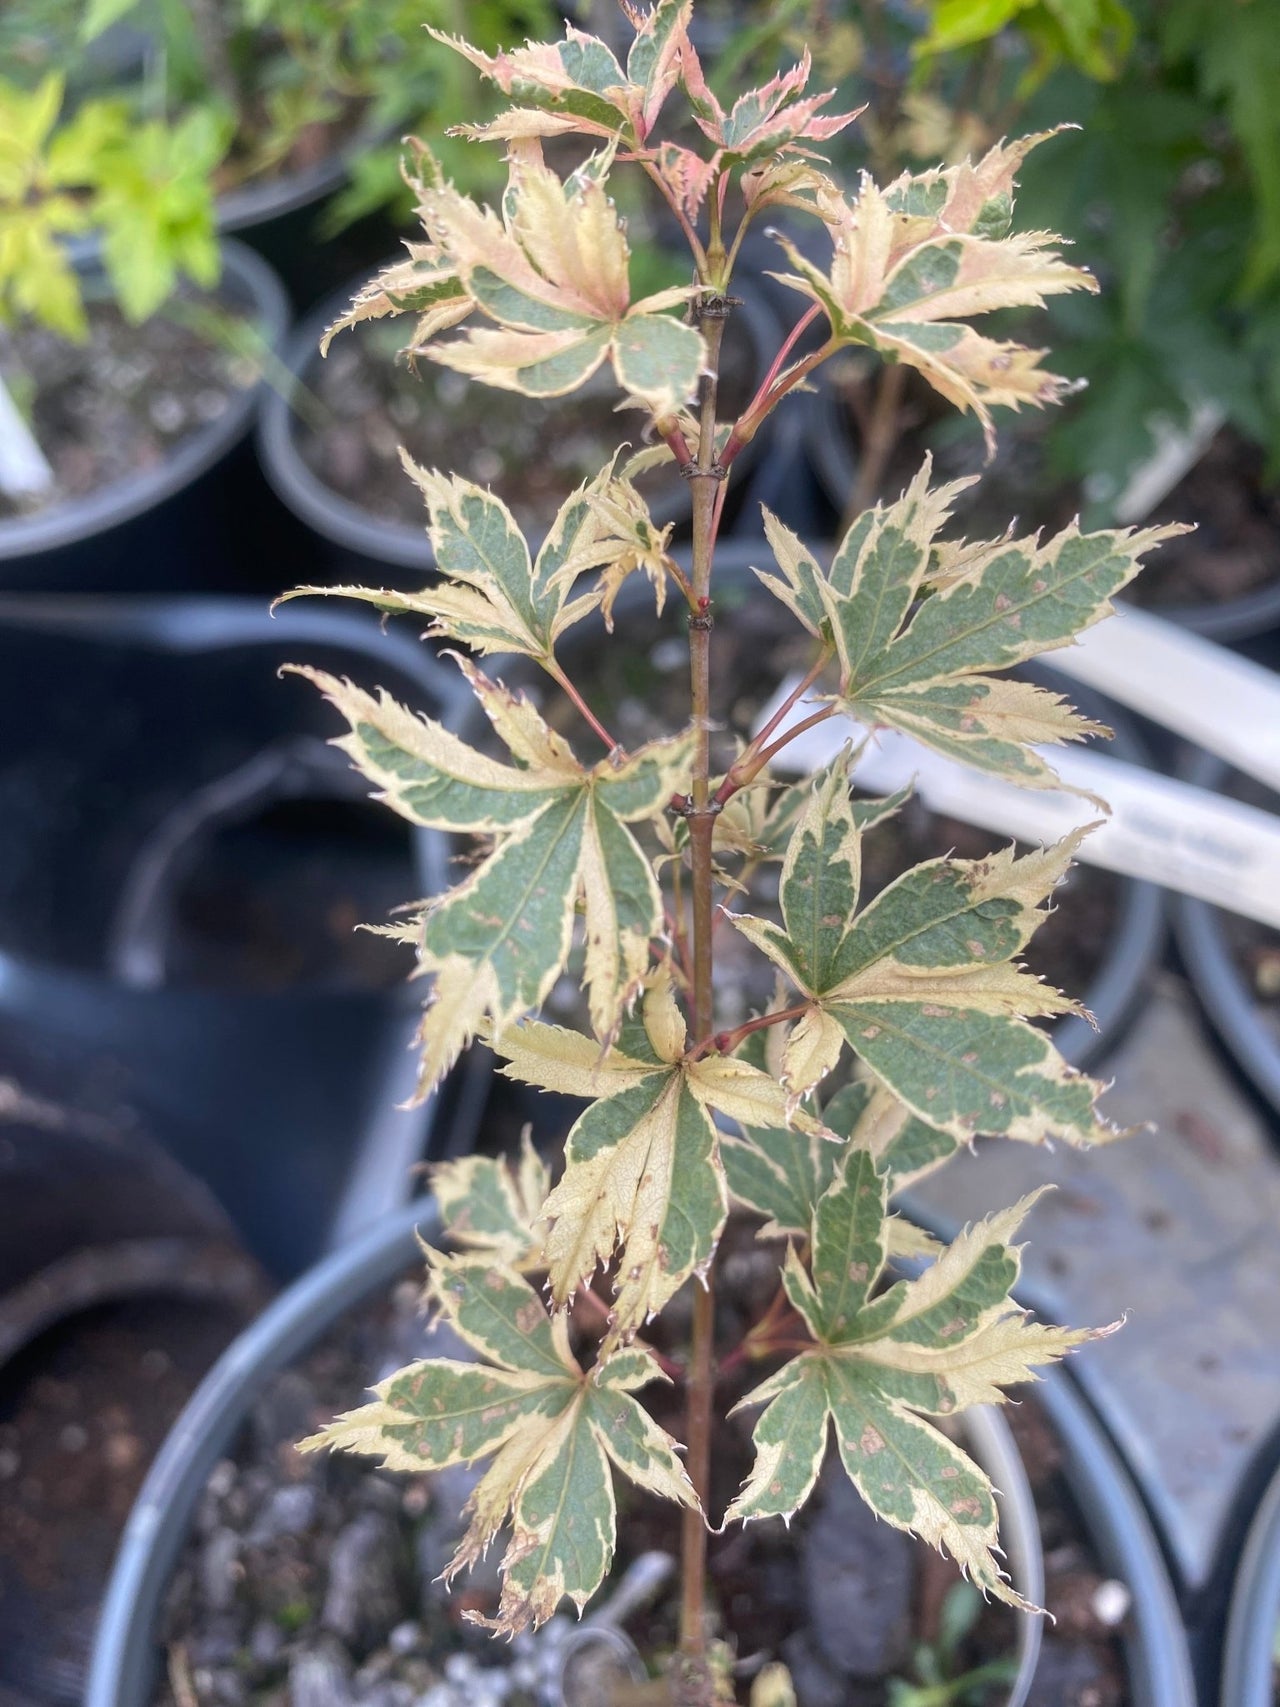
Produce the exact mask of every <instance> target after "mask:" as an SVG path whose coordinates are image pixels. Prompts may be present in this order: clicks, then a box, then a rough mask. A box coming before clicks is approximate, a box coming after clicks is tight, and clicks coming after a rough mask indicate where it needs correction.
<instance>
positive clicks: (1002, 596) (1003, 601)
mask: <svg viewBox="0 0 1280 1707" xmlns="http://www.w3.org/2000/svg"><path fill="white" fill-rule="evenodd" d="M1012 603H1013V600H1012V599H1011V598H1010V597H1009V595H1008V594H1007V593H997V594H996V609H997V610H1008V608H1009V606H1010V605H1011V604H1012Z"/></svg>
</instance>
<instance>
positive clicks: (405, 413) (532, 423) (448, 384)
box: [258, 273, 781, 587]
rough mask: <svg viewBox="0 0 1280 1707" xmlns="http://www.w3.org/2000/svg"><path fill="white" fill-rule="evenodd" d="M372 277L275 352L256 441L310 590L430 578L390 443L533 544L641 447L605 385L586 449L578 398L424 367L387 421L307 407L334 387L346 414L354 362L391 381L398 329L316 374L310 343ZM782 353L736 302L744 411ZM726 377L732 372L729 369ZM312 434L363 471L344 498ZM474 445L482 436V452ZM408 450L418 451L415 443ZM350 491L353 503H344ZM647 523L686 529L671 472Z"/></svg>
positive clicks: (736, 498)
mask: <svg viewBox="0 0 1280 1707" xmlns="http://www.w3.org/2000/svg"><path fill="white" fill-rule="evenodd" d="M371 276H372V273H362V274H360V275H359V276H358V277H357V278H355V279H353V280H352V281H351V284H350V285H349V287H348V288H347V289H345V290H343V291H341V292H339V293H338V294H337V295H335V296H334V297H333V298H332V299H331V300H330V301H329V302H327V303H326V304H325V305H324V306H323V307H321V308H319V309H317V310H316V311H315V312H314V313H313V314H311V315H309V316H308V317H307V318H306V319H305V320H304V321H303V322H302V323H301V324H300V325H299V326H298V327H297V328H296V330H295V331H294V333H293V335H292V337H291V338H290V340H289V344H288V347H287V349H286V351H285V363H286V366H287V367H288V369H289V371H290V372H291V373H292V374H293V375H294V376H295V388H294V390H293V391H292V392H285V391H283V390H282V391H277V392H275V393H273V394H272V395H271V396H270V397H269V398H268V399H267V400H266V401H265V403H264V406H263V411H262V418H261V423H260V426H259V430H258V454H259V456H260V458H261V461H262V466H263V469H264V471H265V473H266V476H267V479H268V481H269V482H270V483H271V485H272V487H273V488H274V489H275V491H276V493H277V494H278V495H279V497H280V499H281V501H282V502H283V503H284V504H285V505H286V506H287V507H288V509H290V510H291V511H292V512H293V513H294V514H295V515H296V516H298V517H300V518H301V520H302V521H303V522H305V523H306V525H307V526H308V527H309V528H310V529H311V530H312V532H313V533H314V534H315V536H316V537H317V540H318V543H319V545H320V560H319V563H318V565H317V570H316V573H315V577H314V578H315V579H316V580H317V581H328V582H333V583H339V584H340V583H343V582H346V583H350V582H352V581H357V582H358V581H362V580H363V581H365V582H369V581H370V580H372V581H373V584H375V585H382V584H384V583H386V582H390V583H391V584H393V585H397V586H402V587H413V586H419V585H421V582H422V579H423V577H424V576H426V575H428V574H430V573H431V571H432V569H433V567H434V558H433V554H432V550H431V546H430V543H429V541H428V539H427V536H426V513H425V508H423V509H422V511H421V514H422V520H421V521H419V520H418V512H419V500H418V497H417V494H416V493H415V490H414V488H413V485H412V483H411V481H410V479H409V476H408V475H407V474H405V473H404V471H403V470H402V469H401V467H400V466H399V460H398V455H397V447H398V446H399V444H400V443H401V442H403V443H405V444H406V445H407V447H408V448H409V450H410V452H411V454H413V455H414V456H415V458H416V460H417V461H419V462H421V463H424V464H425V465H426V466H428V467H439V468H443V469H445V470H448V471H452V472H456V473H458V474H462V475H465V476H467V477H468V478H470V479H473V480H476V481H478V482H479V483H481V484H482V485H492V487H493V489H494V490H495V491H496V492H498V493H499V494H500V495H502V496H503V497H504V498H506V499H507V501H508V502H509V503H510V505H511V508H512V510H513V511H514V513H515V516H516V519H517V521H518V522H519V523H520V524H521V526H522V527H523V528H524V529H525V531H526V533H527V535H528V537H529V539H530V542H531V543H536V542H537V541H538V540H539V539H540V538H541V537H542V536H543V535H544V534H545V532H546V529H547V527H548V525H549V523H550V519H551V516H552V515H554V511H555V508H556V507H557V505H558V503H559V502H560V501H561V500H563V498H565V497H566V496H567V495H568V493H569V492H570V491H571V490H572V489H573V487H574V486H575V485H577V484H578V482H579V481H580V480H581V479H583V478H585V477H586V476H587V475H589V474H594V473H596V472H597V470H598V469H599V468H600V466H601V465H602V464H603V463H604V462H605V461H606V460H607V458H608V457H609V456H611V455H612V454H613V452H614V450H615V448H616V447H617V444H618V442H619V439H620V438H623V437H625V436H626V435H627V433H628V431H630V432H631V433H632V435H633V437H634V438H635V442H636V443H637V444H638V442H639V441H638V435H639V434H640V432H641V430H642V427H643V420H642V417H641V416H640V415H639V414H638V413H632V414H630V415H627V416H618V415H615V414H614V413H613V405H614V403H615V402H616V400H617V399H616V396H615V395H614V393H613V391H611V390H609V389H608V388H607V387H606V386H605V382H604V381H603V380H601V382H600V383H601V391H600V394H599V397H598V398H597V401H598V402H599V403H600V406H601V408H602V409H603V410H604V415H605V421H606V422H607V437H605V436H603V435H602V436H601V438H600V440H599V442H598V443H597V442H596V440H595V438H594V436H593V435H592V434H591V433H588V434H585V435H584V433H583V430H582V428H581V426H580V423H579V420H578V412H579V411H580V409H581V406H582V405H581V400H582V396H583V394H582V393H580V392H579V393H575V394H573V395H571V396H569V397H567V398H552V399H548V400H546V401H540V400H533V399H529V398H524V397H521V396H519V395H518V394H516V393H513V392H505V391H499V390H494V389H492V388H490V387H487V386H480V385H473V384H471V383H470V382H469V381H467V380H466V379H464V377H463V376H462V375H459V374H454V373H452V372H450V371H449V370H447V369H442V368H439V367H437V366H436V365H435V364H434V363H432V362H429V361H425V360H424V361H422V362H421V363H420V364H419V370H418V375H417V379H416V381H415V382H414V385H413V390H412V391H411V393H410V394H409V395H408V396H407V397H403V398H397V399H396V401H395V404H394V409H395V410H396V411H399V413H392V412H388V411H387V410H386V409H385V408H384V407H383V406H382V403H381V401H380V400H376V399H374V398H372V397H371V399H370V404H369V407H368V409H367V411H364V412H361V413H359V414H358V415H357V416H356V417H355V418H354V419H350V420H343V419H339V418H338V416H337V415H336V414H335V412H334V411H333V410H331V409H328V408H327V406H326V405H324V404H323V403H318V402H317V393H318V392H319V391H321V390H322V388H323V386H324V385H326V384H333V385H335V386H340V387H341V390H342V393H343V396H342V403H343V408H344V409H345V408H346V407H347V406H348V398H350V397H351V396H352V395H353V394H355V393H356V392H357V391H358V392H359V393H360V394H363V393H365V392H368V391H369V390H370V385H371V381H370V379H369V378H367V377H366V374H365V373H364V372H362V373H359V374H356V375H354V376H353V377H352V379H351V381H350V382H349V383H348V381H347V380H346V379H345V377H342V376H340V377H339V378H337V379H335V378H333V370H334V369H335V368H338V367H339V366H340V364H342V363H343V362H347V361H352V362H354V361H355V360H356V359H357V357H358V358H359V360H360V361H361V362H362V363H367V373H368V374H370V375H372V376H373V380H374V381H375V382H376V379H377V375H378V374H379V373H381V374H388V373H390V372H392V371H393V369H394V366H395V363H396V359H397V352H398V350H399V347H400V346H401V345H402V344H403V343H404V341H405V336H406V333H405V329H404V328H403V327H402V326H401V325H400V323H399V322H397V321H395V320H374V321H365V322H362V323H361V324H360V325H358V326H356V327H353V328H351V329H350V330H347V331H344V332H342V333H340V334H339V335H338V337H337V339H336V340H335V342H334V344H333V346H332V347H331V349H330V353H329V357H328V363H329V371H327V372H326V371H325V368H324V365H323V363H322V359H321V357H320V354H319V345H320V339H321V337H322V335H323V333H324V332H325V330H326V329H327V328H328V327H329V326H331V325H332V324H333V323H334V321H335V320H337V319H338V317H339V316H340V315H341V314H343V313H344V312H345V311H346V309H347V307H348V306H349V304H350V302H351V300H352V297H353V296H354V295H355V293H356V291H357V290H359V289H360V288H361V287H363V286H364V285H365V284H366V283H367V282H368V279H369V277H371ZM780 342H781V334H780V332H779V330H778V327H777V323H776V321H775V319H774V317H773V315H772V313H771V311H770V310H769V309H768V307H767V306H765V305H764V304H763V302H762V299H761V298H760V297H758V296H757V297H748V298H746V299H744V301H743V304H742V306H741V307H740V308H736V309H735V310H734V313H733V315H732V317H731V318H730V320H729V321H728V331H727V332H726V352H727V353H726V363H727V364H728V363H732V364H733V365H734V369H735V371H736V372H737V374H738V375H740V383H739V389H740V390H741V391H742V392H743V399H742V401H743V402H744V403H745V402H746V401H747V400H748V399H749V398H750V395H751V392H752V390H753V389H754V380H753V376H760V375H762V374H763V372H764V369H765V366H766V365H767V363H768V361H769V360H770V359H771V357H772V354H773V352H774V350H775V349H776V348H777V346H778V345H779V343H780ZM725 371H726V372H727V371H729V370H728V367H727V366H726V369H725ZM464 403H467V404H469V405H471V406H473V407H475V408H478V409H480V410H482V412H483V426H481V425H479V424H478V423H477V422H475V421H469V422H468V423H467V424H466V425H465V426H464V424H463V423H462V421H461V419H460V417H459V416H458V415H457V411H458V410H459V409H460V408H461V407H462V405H463V404H464ZM317 411H319V412H317ZM313 422H314V423H316V424H317V425H318V427H319V429H320V430H321V431H322V432H328V433H329V434H330V436H331V439H332V447H331V449H330V451H329V453H328V454H329V456H330V461H331V465H332V466H337V465H338V464H339V463H342V464H345V462H346V460H347V459H348V458H349V457H351V458H358V459H360V460H359V462H358V465H357V467H356V469H355V471H354V472H353V473H351V474H350V475H349V476H348V477H346V484H347V485H348V487H349V490H348V491H347V492H346V493H345V494H344V493H343V492H341V491H339V490H338V489H337V488H336V487H335V485H334V484H333V483H332V482H331V481H330V480H328V479H326V477H325V475H324V473H323V472H322V471H321V470H320V466H319V463H318V453H317V449H316V447H317V445H318V443H319V440H318V439H317V437H316V434H315V432H314V431H313V430H312V426H311V423H313ZM423 434H426V435H427V436H426V437H422V435H423ZM464 435H465V436H464ZM483 435H491V438H492V443H489V442H486V441H485V439H484V438H483ZM416 438H422V442H421V444H419V443H417V442H415V439H416ZM451 439H452V442H451ZM375 440H376V441H377V446H376V455H375V456H374V457H372V458H371V457H370V456H369V452H368V447H369V446H370V445H371V444H373V442H374V441H375ZM768 441H769V429H768V428H767V427H766V428H765V429H762V431H761V432H760V433H759V434H758V435H757V436H756V438H755V439H754V440H753V441H752V442H751V443H750V444H749V445H748V446H747V447H746V449H745V450H744V451H743V453H742V455H741V456H740V457H739V458H738V462H737V465H736V472H735V477H734V481H733V485H732V487H731V489H730V499H729V511H728V514H729V517H730V518H732V517H734V516H736V515H738V514H740V513H744V512H746V511H749V510H751V508H752V506H751V502H750V488H751V482H752V478H753V475H754V472H755V471H756V470H757V469H758V468H761V467H762V466H764V464H765V463H766V462H767V460H768V455H769V451H768ZM552 443H557V444H559V445H561V446H563V447H565V449H564V452H563V454H564V456H565V457H567V458H569V460H567V461H565V462H564V463H563V465H561V464H560V463H559V462H557V461H555V459H553V458H551V457H550V456H549V454H548V450H547V447H548V445H549V444H552ZM530 470H533V471H535V472H536V477H537V481H538V488H539V490H538V496H537V498H536V507H534V508H532V509H531V508H530V507H529V506H528V505H525V506H523V507H522V504H521V501H520V499H519V497H518V496H513V494H512V490H511V486H510V482H511V480H512V479H513V478H515V479H519V478H520V477H521V475H522V473H524V474H528V473H529V471H530ZM530 478H532V476H530ZM379 480H381V481H383V482H386V481H388V480H389V481H391V482H394V491H395V493H396V494H397V495H399V494H401V493H403V494H405V495H407V501H408V511H407V515H405V514H402V515H400V516H392V515H389V514H387V513H385V512H383V511H380V509H379V500H378V497H377V495H376V485H375V482H377V481H379ZM544 488H545V490H543V489H544ZM357 492H358V493H359V497H358V498H357V497H356V496H353V493H357ZM551 495H554V502H552V501H551ZM652 510H653V515H654V519H655V520H656V521H658V522H659V523H660V524H663V525H665V524H666V523H667V522H673V523H674V524H675V527H676V531H677V537H679V532H680V529H681V528H682V527H683V528H686V529H687V526H688V523H689V520H690V517H691V515H692V500H691V498H690V495H689V489H688V487H687V485H686V483H684V482H682V481H680V480H679V479H678V478H676V476H675V471H674V468H673V469H672V470H671V473H670V478H669V479H667V480H666V482H665V485H664V486H663V487H662V488H661V489H660V491H659V493H658V494H657V495H656V496H655V498H654V499H653V502H652ZM410 517H411V518H412V519H409V518H410Z"/></svg>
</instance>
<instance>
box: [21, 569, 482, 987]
mask: <svg viewBox="0 0 1280 1707" xmlns="http://www.w3.org/2000/svg"><path fill="white" fill-rule="evenodd" d="M5 629H9V630H21V631H26V632H30V633H40V634H44V635H50V636H62V637H65V638H68V639H73V638H81V639H84V640H86V641H90V642H92V641H101V642H108V641H113V640H114V641H118V642H124V643H126V644H131V645H133V646H134V647H135V648H137V649H138V650H139V651H143V650H152V651H156V652H160V653H163V654H166V655H168V656H171V657H173V656H183V655H188V656H190V655H197V654H208V653H214V652H219V651H228V650H231V649H232V648H242V647H250V648H252V647H267V646H270V647H272V648H276V647H279V646H280V644H281V643H282V642H283V643H295V642H296V643H297V644H298V645H300V646H307V645H313V646H319V645H327V646H332V647H336V648H345V649H347V650H348V651H350V652H351V653H353V654H361V655H363V656H365V657H367V659H368V661H369V664H370V667H371V668H376V667H377V666H378V665H379V664H392V665H394V666H396V668H397V669H398V670H399V672H400V673H401V675H402V676H403V677H404V678H405V679H406V680H407V681H411V682H414V683H416V684H417V685H418V686H419V688H420V689H421V691H422V693H423V695H424V697H428V698H429V699H430V701H431V710H432V712H433V713H434V714H435V715H436V716H437V717H438V718H439V720H440V721H441V722H442V723H443V724H444V725H445V726H446V727H449V728H453V727H455V726H456V725H457V723H458V721H459V720H460V718H461V716H462V714H463V712H464V710H465V709H466V707H467V706H468V704H469V702H470V695H469V694H468V692H467V690H466V688H465V687H464V685H463V683H462V679H461V677H458V676H455V675H454V674H453V673H452V672H449V671H446V670H445V669H444V668H443V667H442V665H441V663H440V661H439V660H438V659H437V658H436V656H435V655H434V653H432V652H431V651H430V650H429V649H428V648H427V647H425V646H423V645H422V643H421V642H420V641H418V640H416V639H414V638H413V637H412V636H411V635H410V634H409V633H408V632H407V631H406V630H404V629H394V628H387V629H379V628H378V627H377V626H376V625H375V624H374V623H372V622H371V621H369V620H368V619H366V618H365V617H363V616H362V615H358V614H356V613H355V612H352V611H345V610H333V609H328V608H321V609H315V608H310V609H308V608H307V607H305V606H302V605H296V604H290V605H288V606H285V607H284V608H282V609H281V610H279V611H276V612H275V613H274V614H272V613H270V612H269V611H268V610H267V608H266V606H265V605H264V604H263V603H262V601H260V600H257V599H252V598H237V597H235V596H232V595H204V594H180V593H179V594H165V593H159V594H145V593H144V594H136V595H127V594H126V595H122V596H117V597H112V598H108V597H103V596H100V595H93V594H88V595H83V596H77V595H74V594H40V593H6V592H0V632H2V631H4V630H5ZM409 832H410V837H411V840H412V844H413V849H414V860H415V864H416V866H417V869H418V873H419V877H420V879H421V881H422V882H423V884H424V886H426V887H428V888H430V889H432V890H433V891H434V890H435V889H437V888H440V887H443V886H444V884H445V882H446V873H445V853H444V843H443V840H442V838H441V836H440V835H439V833H438V832H437V831H434V830H425V829H421V828H419V827H417V826H414V825H410V826H409ZM112 983H113V980H112V979H111V977H110V976H109V974H107V973H106V972H102V971H86V970H84V969H82V968H77V967H72V966H65V965H61V964H58V965H52V964H49V963H47V962H44V961H39V960H35V959H32V958H29V957H27V956H24V955H19V954H13V953H10V952H9V951H7V950H4V949H0V1012H2V1011H4V1010H5V1009H6V1008H12V1007H14V1006H15V1005H24V1004H29V1003H30V1002H31V1001H32V999H33V998H34V999H36V1000H39V1001H50V1002H58V1001H59V1000H61V999H62V997H61V996H60V992H62V993H65V994H70V993H71V992H75V991H81V990H87V989H97V988H102V987H103V986H105V985H108V984H112ZM128 993H129V995H130V996H131V997H132V998H133V999H134V1000H136V1001H138V1002H140V1003H142V1004H144V1005H145V1003H146V1002H148V1001H168V1002H171V1001H173V1000H174V999H175V996H176V997H177V998H178V999H182V998H184V997H185V998H187V999H191V1000H195V1001H197V1002H201V1001H203V1002H206V1003H207V1002H215V1001H217V999H218V998H219V996H220V994H222V993H220V992H218V991H216V990H215V991H210V990H203V989H198V990H194V991H192V990H183V991H173V990H168V989H165V988H163V987H162V988H160V989H158V990H137V991H134V990H131V991H129V992H128ZM389 998H391V999H394V1000H395V1001H396V1002H397V1004H398V1005H401V1006H404V1007H405V1008H406V1009H408V1008H410V1007H416V1006H417V1005H418V1003H419V997H418V992H417V990H416V989H415V988H414V986H413V984H412V981H410V980H405V981H404V982H403V983H402V984H398V985H396V986H393V988H392V989H391V990H390V991H378V992H372V993H370V996H369V998H368V999H371V1000H375V1001H376V1002H378V1003H379V1004H385V1003H386V1001H387V1000H388V999H389ZM223 999H225V996H224V997H223ZM234 999H236V1000H238V1001H241V1002H244V1001H246V1000H247V999H248V998H247V997H246V995H245V994H241V995H239V996H237V997H235V998H234ZM254 999H256V1000H257V1001H258V1002H259V1003H261V1004H262V1005H265V1006H270V1005H273V1004H274V1003H276V1002H278V1001H280V1000H281V999H286V1000H292V1001H298V1000H300V999H302V1000H313V1001H321V1002H333V1001H345V1002H359V1001H360V1000H361V999H364V998H362V996H361V994H360V993H358V992H340V993H337V994H336V995H335V994H325V993H311V994H310V995H308V993H307V992H306V991H305V990H303V991H297V990H295V991H282V992H257V993H256V998H254ZM250 1005H252V1003H250Z"/></svg>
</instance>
